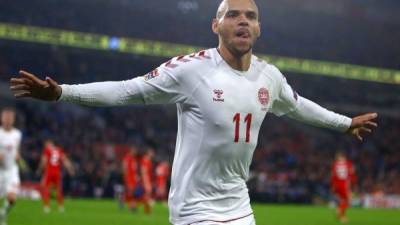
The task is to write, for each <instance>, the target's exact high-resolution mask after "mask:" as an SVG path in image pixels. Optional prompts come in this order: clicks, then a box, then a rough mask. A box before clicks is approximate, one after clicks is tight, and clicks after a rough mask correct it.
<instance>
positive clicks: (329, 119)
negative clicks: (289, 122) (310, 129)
mask: <svg viewBox="0 0 400 225" xmlns="http://www.w3.org/2000/svg"><path fill="white" fill-rule="evenodd" d="M287 115H288V116H289V117H290V118H293V119H296V120H298V121H301V122H304V123H307V124H310V125H314V126H318V127H323V128H330V129H333V130H337V131H340V132H345V131H347V130H348V129H349V127H350V126H351V121H352V119H351V118H349V117H347V116H343V115H340V114H338V113H335V112H332V111H329V110H327V109H325V108H323V107H321V106H320V105H318V104H316V103H314V102H312V101H310V100H308V99H306V98H303V97H301V96H299V98H298V104H297V108H296V110H294V111H292V112H290V113H288V114H287Z"/></svg>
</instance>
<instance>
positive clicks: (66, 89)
mask: <svg viewBox="0 0 400 225" xmlns="http://www.w3.org/2000/svg"><path fill="white" fill-rule="evenodd" d="M20 75H21V77H19V78H12V79H11V80H10V89H11V91H12V92H13V93H14V96H15V97H16V98H24V97H31V98H35V99H39V100H44V101H57V100H62V101H66V102H72V103H77V104H83V105H94V106H112V105H122V104H127V103H143V98H142V97H141V95H140V88H139V87H138V85H137V82H135V80H134V79H133V80H128V81H118V82H111V81H108V82H98V83H89V84H79V85H59V84H58V83H57V82H56V81H54V80H52V79H51V78H49V77H46V79H45V80H41V79H39V78H38V77H36V76H35V75H33V74H31V73H28V72H26V71H20Z"/></svg>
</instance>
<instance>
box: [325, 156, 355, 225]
mask: <svg viewBox="0 0 400 225" xmlns="http://www.w3.org/2000/svg"><path fill="white" fill-rule="evenodd" d="M355 184H356V175H355V172H354V168H353V164H352V163H351V162H350V161H349V160H347V158H346V156H345V155H344V154H343V153H342V152H338V153H336V159H335V161H334V163H333V166H332V175H331V190H332V192H333V194H334V195H335V197H336V199H337V200H338V203H339V207H338V208H337V209H336V215H337V218H338V219H339V221H341V222H344V223H345V222H347V217H346V209H347V208H348V207H349V203H350V200H351V188H353V187H354V186H355Z"/></svg>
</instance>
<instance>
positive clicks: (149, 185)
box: [139, 147, 154, 214]
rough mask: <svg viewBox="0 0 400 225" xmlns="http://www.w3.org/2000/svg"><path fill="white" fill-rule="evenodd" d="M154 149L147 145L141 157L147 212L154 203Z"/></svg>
mask: <svg viewBox="0 0 400 225" xmlns="http://www.w3.org/2000/svg"><path fill="white" fill-rule="evenodd" d="M153 157H154V149H153V148H151V147H146V148H145V152H144V154H143V155H142V156H141V157H140V161H139V163H140V176H141V182H142V187H143V192H144V193H143V197H142V199H141V200H142V202H143V204H144V211H145V213H146V214H150V213H151V205H152V203H153V162H152V159H153Z"/></svg>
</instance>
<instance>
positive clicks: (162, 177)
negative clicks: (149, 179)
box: [155, 161, 170, 203]
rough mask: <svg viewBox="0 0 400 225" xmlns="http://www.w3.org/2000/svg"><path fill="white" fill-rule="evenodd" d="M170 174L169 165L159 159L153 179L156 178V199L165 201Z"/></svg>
mask: <svg viewBox="0 0 400 225" xmlns="http://www.w3.org/2000/svg"><path fill="white" fill-rule="evenodd" d="M169 174H170V165H169V163H168V161H160V162H159V163H158V164H157V166H156V170H155V180H156V186H155V188H156V190H155V191H156V193H155V198H156V199H157V200H158V201H161V202H163V203H167V197H168V196H167V191H168V187H167V182H168V178H169Z"/></svg>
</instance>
